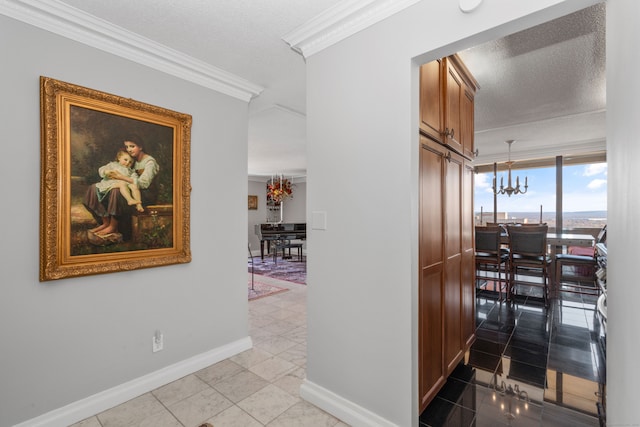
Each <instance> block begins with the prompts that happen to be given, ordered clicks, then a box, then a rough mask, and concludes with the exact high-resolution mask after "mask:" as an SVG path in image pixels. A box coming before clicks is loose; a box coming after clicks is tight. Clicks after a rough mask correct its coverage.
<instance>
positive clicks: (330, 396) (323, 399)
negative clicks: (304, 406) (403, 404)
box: [300, 379, 398, 427]
mask: <svg viewBox="0 0 640 427" xmlns="http://www.w3.org/2000/svg"><path fill="white" fill-rule="evenodd" d="M300 397H302V398H303V399H304V400H306V401H308V402H309V403H312V404H314V405H315V406H317V407H318V408H320V409H322V410H324V411H325V412H328V413H330V414H331V415H333V416H335V417H337V418H339V419H340V420H342V421H344V422H345V423H347V424H349V425H351V426H353V427H398V426H397V424H394V423H392V422H391V421H389V420H387V419H385V418H382V417H381V416H379V415H377V414H375V413H373V412H371V411H370V410H368V409H366V408H363V407H362V406H360V405H357V404H355V403H353V402H351V401H350V400H347V399H345V398H344V397H342V396H339V395H337V394H335V393H334V392H332V391H329V390H327V389H326V388H324V387H321V386H319V385H318V384H315V383H313V382H311V381H309V380H306V379H305V380H304V381H303V382H302V385H301V386H300Z"/></svg>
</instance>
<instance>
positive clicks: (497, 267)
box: [475, 225, 509, 301]
mask: <svg viewBox="0 0 640 427" xmlns="http://www.w3.org/2000/svg"><path fill="white" fill-rule="evenodd" d="M501 233H502V228H501V227H500V226H497V225H495V226H489V225H488V226H485V227H482V226H479V227H476V228H475V242H476V250H475V258H476V289H477V290H480V286H479V283H480V281H486V282H487V283H488V282H490V281H492V282H494V283H495V284H496V286H494V289H496V288H497V292H498V299H499V300H500V301H502V289H503V288H504V287H506V286H507V263H508V261H509V254H508V252H506V251H503V250H502V248H501V244H500V235H501ZM503 273H504V278H503V276H502V274H503ZM505 296H506V291H505Z"/></svg>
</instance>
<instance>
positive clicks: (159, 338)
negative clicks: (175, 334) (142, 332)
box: [151, 331, 164, 353]
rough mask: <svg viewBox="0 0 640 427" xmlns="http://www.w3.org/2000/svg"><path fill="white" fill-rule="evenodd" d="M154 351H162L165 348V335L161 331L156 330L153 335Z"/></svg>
mask: <svg viewBox="0 0 640 427" xmlns="http://www.w3.org/2000/svg"><path fill="white" fill-rule="evenodd" d="M151 340H152V349H153V352H154V353H155V352H157V351H160V350H162V349H163V348H164V335H163V334H162V332H160V331H156V333H155V334H153V337H151Z"/></svg>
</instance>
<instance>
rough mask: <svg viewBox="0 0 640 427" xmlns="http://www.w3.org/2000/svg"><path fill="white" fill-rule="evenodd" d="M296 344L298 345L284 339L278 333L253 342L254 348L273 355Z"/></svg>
mask: <svg viewBox="0 0 640 427" xmlns="http://www.w3.org/2000/svg"><path fill="white" fill-rule="evenodd" d="M296 345H298V343H297V342H295V341H292V340H289V339H286V338H284V337H281V336H279V335H275V336H271V337H268V338H265V339H263V340H261V341H258V342H256V343H254V347H255V348H258V349H260V350H263V351H266V352H267V353H271V354H274V355H275V354H279V353H282V352H283V351H285V350H288V349H290V348H291V347H295V346H296Z"/></svg>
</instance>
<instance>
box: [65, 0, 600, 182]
mask: <svg viewBox="0 0 640 427" xmlns="http://www.w3.org/2000/svg"><path fill="white" fill-rule="evenodd" d="M405 1H407V0H405ZM61 3H65V4H66V5H69V6H73V7H75V8H77V9H80V10H81V11H84V12H87V13H89V14H91V15H93V16H94V17H97V18H101V19H102V20H105V21H107V22H108V23H110V24H114V25H117V26H119V27H122V28H124V29H126V30H128V31H131V32H133V33H136V34H139V35H141V36H143V37H145V38H147V39H150V40H153V41H154V42H156V43H159V44H161V45H164V46H166V47H168V48H171V49H173V50H175V51H178V52H181V53H183V54H186V55H188V56H190V57H192V58H195V59H196V60H199V61H202V62H203V63H207V64H210V65H211V66H215V67H217V68H219V69H222V70H224V71H226V72H229V73H232V74H233V75H235V76H238V77H240V78H242V79H244V80H246V81H248V82H251V83H253V84H255V85H256V87H257V88H260V87H262V88H263V90H261V91H260V90H257V91H256V93H259V95H258V96H255V97H254V98H253V99H252V100H251V101H250V104H249V159H248V171H249V176H258V177H259V176H271V174H273V173H284V174H286V175H289V176H294V177H304V176H306V156H305V151H306V150H305V84H306V83H305V69H304V68H305V63H304V59H303V57H302V56H301V55H299V54H298V53H296V52H294V51H293V50H292V49H291V48H290V47H289V46H288V45H287V43H285V42H284V41H283V36H285V35H287V34H291V32H292V31H294V30H296V29H297V28H299V27H300V26H302V25H303V24H305V23H307V22H308V21H310V20H311V19H312V18H314V17H317V16H318V15H320V14H321V13H323V12H325V11H326V10H327V9H330V8H332V7H334V8H341V7H342V8H344V7H347V6H350V5H351V4H352V3H354V0H270V1H268V2H266V1H262V2H260V1H255V0H215V1H210V0H153V1H152V0H137V1H131V0H110V1H108V2H107V1H104V0H63V2H61ZM556 21H557V22H552V23H547V24H543V25H541V26H539V27H535V28H532V29H529V30H525V31H522V32H520V33H516V34H513V35H511V36H508V37H506V38H504V39H501V40H497V41H494V42H490V43H487V44H485V45H482V46H478V47H475V48H472V49H469V50H466V51H464V52H460V56H461V57H462V59H463V60H464V62H465V63H466V65H467V67H468V68H469V69H470V70H471V72H472V74H473V75H474V77H475V78H476V79H477V80H478V82H479V83H480V90H479V91H478V93H477V96H476V119H475V127H476V147H477V148H478V151H479V155H478V158H477V162H478V163H484V162H487V163H488V162H493V161H503V160H506V151H507V147H506V145H505V144H504V141H505V140H507V139H514V140H516V141H517V142H516V143H515V144H513V147H512V157H513V158H514V159H516V160H517V159H518V158H524V157H540V156H541V155H549V156H555V155H557V154H567V153H571V152H572V150H573V151H575V152H578V151H584V150H585V149H587V150H594V151H595V150H602V148H603V147H604V140H605V108H606V97H605V83H604V82H605V65H604V64H605V52H604V49H605V41H604V25H605V21H604V4H601V5H598V6H594V7H592V8H589V9H586V10H584V11H580V12H578V13H575V14H573V15H569V16H567V17H563V18H560V19H559V20H556ZM559 147H563V151H562V152H560V150H559ZM541 153H542V154H541Z"/></svg>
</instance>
